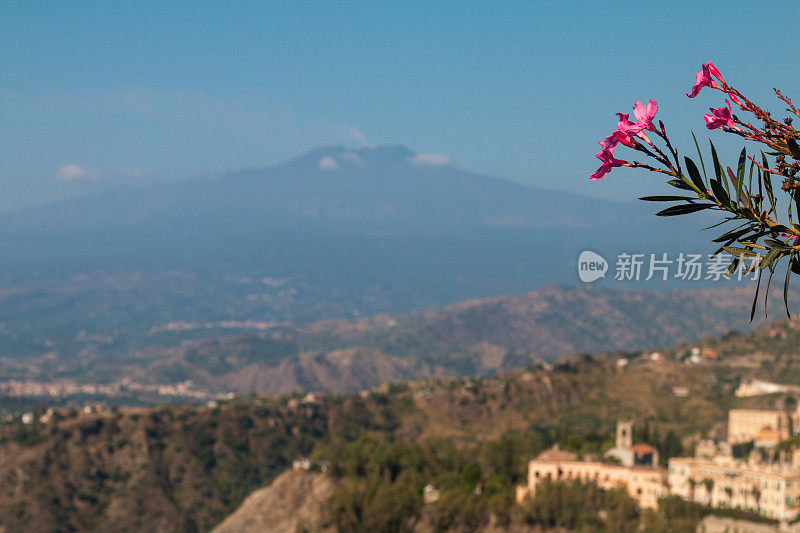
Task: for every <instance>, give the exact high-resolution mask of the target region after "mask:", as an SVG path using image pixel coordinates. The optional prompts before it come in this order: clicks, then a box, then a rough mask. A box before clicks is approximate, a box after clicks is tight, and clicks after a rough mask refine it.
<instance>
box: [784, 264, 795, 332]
mask: <svg viewBox="0 0 800 533" xmlns="http://www.w3.org/2000/svg"><path fill="white" fill-rule="evenodd" d="M794 260H795V258H794V256H793V257H792V258H791V259H789V266H787V267H786V280H785V281H784V282H783V305H784V307H786V316H788V317H789V319H791V318H792V314H791V313H790V312H789V278H790V277H791V275H792V263H794Z"/></svg>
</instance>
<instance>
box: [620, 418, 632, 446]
mask: <svg viewBox="0 0 800 533" xmlns="http://www.w3.org/2000/svg"><path fill="white" fill-rule="evenodd" d="M631 446H633V421H631V420H619V421H617V444H616V447H617V448H623V449H624V448H630V447H631Z"/></svg>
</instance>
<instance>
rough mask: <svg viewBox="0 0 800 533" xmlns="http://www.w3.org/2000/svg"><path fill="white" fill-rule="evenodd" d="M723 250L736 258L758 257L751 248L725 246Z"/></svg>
mask: <svg viewBox="0 0 800 533" xmlns="http://www.w3.org/2000/svg"><path fill="white" fill-rule="evenodd" d="M722 249H723V250H725V251H726V252H728V253H729V254H731V255H732V256H734V257H756V256H757V255H758V254H757V253H755V252H754V251H753V250H751V249H749V248H741V247H739V246H723V247H722Z"/></svg>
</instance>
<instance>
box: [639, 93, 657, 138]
mask: <svg viewBox="0 0 800 533" xmlns="http://www.w3.org/2000/svg"><path fill="white" fill-rule="evenodd" d="M656 112H658V104H657V103H656V101H655V100H650V102H648V104H647V106H646V107H645V105H644V104H643V103H642V102H636V104H634V106H633V116H635V117H636V125H637V126H640V127H641V129H643V130H650V131H656V127H655V125H654V124H653V119H654V118H655V116H656Z"/></svg>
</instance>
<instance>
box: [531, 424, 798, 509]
mask: <svg viewBox="0 0 800 533" xmlns="http://www.w3.org/2000/svg"><path fill="white" fill-rule="evenodd" d="M798 428H800V409H794V410H789V409H774V410H766V409H765V410H760V409H732V410H731V411H729V413H728V430H727V439H726V440H724V441H714V440H702V441H700V442H698V443H697V444H696V446H695V455H694V457H673V458H670V459H669V461H668V466H667V468H662V467H660V466H659V462H658V451H657V450H656V449H655V448H654V447H652V446H650V445H649V444H645V443H639V444H634V443H633V438H632V436H633V422H631V421H629V420H626V421H619V422H618V423H617V431H616V442H615V446H614V447H613V448H612V449H610V450H608V451H607V452H606V453H605V454H604V455H603V457H590V458H583V459H582V458H579V457H578V456H577V455H576V454H574V453H572V452H568V451H565V450H561V449H559V447H558V445H556V446H555V447H553V448H551V449H549V450H547V451H545V452H543V453H542V454H540V455H539V456H538V457H536V458H535V459H533V460H531V461H530V462H529V463H528V482H527V484H526V485H521V486H518V487H517V492H516V499H517V502H518V503H522V502H523V501H524V500H525V499H526V498H530V497H532V496H533V495H534V494H535V493H536V488H537V487H538V486H539V484H540V483H541V482H542V481H543V480H544V479H551V480H573V479H577V480H580V481H583V482H595V483H596V484H597V485H598V486H600V487H601V488H604V489H611V488H614V487H618V486H623V487H625V488H626V490H627V492H628V494H630V496H631V497H632V498H633V499H634V500H636V502H637V503H638V504H639V506H640V507H642V508H657V507H658V501H659V499H660V498H663V497H664V496H667V495H674V496H679V497H681V498H683V499H684V500H687V501H692V502H696V503H699V504H702V505H705V506H709V507H712V508H725V509H738V510H742V511H752V512H754V513H756V514H757V515H759V516H761V517H764V518H768V519H772V520H776V521H780V522H781V523H784V524H787V523H789V522H796V521H797V520H798V519H800V446H798V445H797V443H793V444H794V445H793V446H791V447H787V446H785V445H784V443H788V442H791V441H790V440H789V439H790V438H791V437H792V436H794V435H797V433H798V431H797V430H798Z"/></svg>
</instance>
